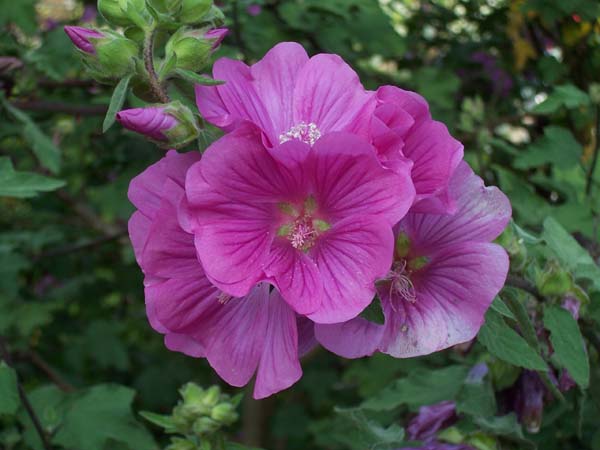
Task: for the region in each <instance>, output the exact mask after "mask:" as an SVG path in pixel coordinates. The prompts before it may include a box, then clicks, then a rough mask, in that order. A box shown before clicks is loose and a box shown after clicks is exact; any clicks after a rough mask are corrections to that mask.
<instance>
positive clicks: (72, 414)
mask: <svg viewBox="0 0 600 450" xmlns="http://www.w3.org/2000/svg"><path fill="white" fill-rule="evenodd" d="M134 395H135V392H134V391H133V390H131V389H129V388H126V387H124V386H119V385H113V384H104V385H97V386H94V387H92V388H90V389H86V390H85V391H82V392H80V393H78V394H76V395H75V396H74V397H73V398H72V399H71V404H70V406H69V408H68V409H67V412H66V414H65V416H64V421H63V423H62V425H61V427H60V428H59V429H58V431H57V433H56V434H55V435H54V438H53V439H52V442H53V444H55V445H60V446H63V447H66V448H76V449H78V450H103V449H105V448H108V447H107V445H109V444H110V443H111V442H112V441H115V442H118V443H123V444H126V445H127V446H128V447H129V448H130V449H131V450H156V449H157V446H156V443H155V442H154V439H153V438H152V435H150V433H148V431H147V430H146V429H145V428H144V427H143V426H142V425H141V424H140V423H139V422H137V421H136V420H135V418H134V417H133V414H132V412H131V403H132V401H133V397H134Z"/></svg>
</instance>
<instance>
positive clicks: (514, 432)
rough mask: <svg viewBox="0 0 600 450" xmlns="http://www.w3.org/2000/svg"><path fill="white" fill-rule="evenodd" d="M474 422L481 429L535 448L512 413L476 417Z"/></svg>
mask: <svg viewBox="0 0 600 450" xmlns="http://www.w3.org/2000/svg"><path fill="white" fill-rule="evenodd" d="M474 422H475V423H476V424H477V425H478V426H479V427H480V428H481V430H482V431H487V432H488V433H491V434H494V435H497V436H503V437H506V438H510V439H512V440H515V441H518V442H520V443H521V444H522V445H524V446H527V447H529V448H535V445H534V444H533V443H532V442H531V441H529V440H527V439H525V437H524V436H523V428H522V427H521V424H520V423H519V421H518V420H517V416H516V415H515V414H514V413H511V414H507V415H505V416H500V417H476V418H475V419H474Z"/></svg>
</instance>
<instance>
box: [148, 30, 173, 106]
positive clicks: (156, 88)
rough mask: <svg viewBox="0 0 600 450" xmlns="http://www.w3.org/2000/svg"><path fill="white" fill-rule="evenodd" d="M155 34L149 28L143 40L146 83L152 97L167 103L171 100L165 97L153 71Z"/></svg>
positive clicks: (154, 31)
mask: <svg viewBox="0 0 600 450" xmlns="http://www.w3.org/2000/svg"><path fill="white" fill-rule="evenodd" d="M155 34H156V28H155V27H151V28H149V29H148V30H147V31H146V37H145V38H144V65H145V67H146V72H147V73H148V81H149V82H150V89H151V90H152V93H153V94H154V96H155V97H156V98H157V99H158V100H159V101H160V102H161V103H169V102H170V101H171V100H170V99H169V96H168V95H167V92H166V91H165V89H164V87H163V85H162V84H161V83H160V81H159V80H158V76H157V75H156V70H155V69H154V36H155Z"/></svg>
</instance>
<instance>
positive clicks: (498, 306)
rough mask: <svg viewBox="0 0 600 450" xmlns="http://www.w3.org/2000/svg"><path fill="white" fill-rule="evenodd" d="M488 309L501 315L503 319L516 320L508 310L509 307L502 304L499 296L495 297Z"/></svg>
mask: <svg viewBox="0 0 600 450" xmlns="http://www.w3.org/2000/svg"><path fill="white" fill-rule="evenodd" d="M490 308H492V309H493V310H494V311H496V312H497V313H499V314H502V315H503V316H504V317H508V318H509V319H513V320H516V319H515V315H514V314H513V313H512V311H511V310H510V309H509V307H508V306H506V303H504V301H503V300H502V299H501V298H500V296H496V298H495V299H494V301H493V302H492V304H491V305H490Z"/></svg>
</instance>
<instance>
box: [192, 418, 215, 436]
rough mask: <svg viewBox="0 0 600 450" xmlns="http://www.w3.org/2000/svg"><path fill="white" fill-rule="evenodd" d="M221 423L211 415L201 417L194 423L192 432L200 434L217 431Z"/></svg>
mask: <svg viewBox="0 0 600 450" xmlns="http://www.w3.org/2000/svg"><path fill="white" fill-rule="evenodd" d="M220 427H221V424H219V423H218V422H216V421H215V420H213V419H211V418H210V417H200V418H199V419H197V420H196V421H195V422H194V425H192V432H193V433H194V434H196V435H198V436H202V435H206V434H211V433H214V432H215V431H217V430H218V429H219V428H220Z"/></svg>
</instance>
